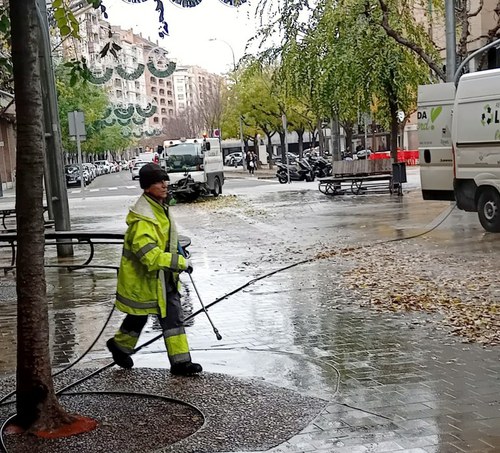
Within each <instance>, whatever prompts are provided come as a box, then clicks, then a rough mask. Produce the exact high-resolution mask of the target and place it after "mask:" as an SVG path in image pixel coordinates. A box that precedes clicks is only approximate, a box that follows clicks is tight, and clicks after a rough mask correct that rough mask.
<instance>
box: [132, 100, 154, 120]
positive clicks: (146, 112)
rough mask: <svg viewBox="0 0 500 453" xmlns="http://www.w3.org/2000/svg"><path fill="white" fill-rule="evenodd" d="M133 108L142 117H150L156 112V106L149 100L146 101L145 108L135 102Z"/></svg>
mask: <svg viewBox="0 0 500 453" xmlns="http://www.w3.org/2000/svg"><path fill="white" fill-rule="evenodd" d="M135 110H136V111H137V114H138V115H139V116H142V117H143V118H150V117H152V116H153V115H154V114H155V113H156V110H157V107H156V105H153V104H152V103H151V102H148V105H147V106H146V108H145V109H143V108H142V107H141V106H140V105H139V104H136V106H135Z"/></svg>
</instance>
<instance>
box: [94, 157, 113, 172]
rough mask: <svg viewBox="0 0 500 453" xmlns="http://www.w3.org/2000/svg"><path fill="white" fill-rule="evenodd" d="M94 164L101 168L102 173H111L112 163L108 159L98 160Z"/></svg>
mask: <svg viewBox="0 0 500 453" xmlns="http://www.w3.org/2000/svg"><path fill="white" fill-rule="evenodd" d="M94 165H96V166H97V167H100V168H101V174H104V173H111V165H110V164H109V162H108V161H107V160H96V161H95V162H94Z"/></svg>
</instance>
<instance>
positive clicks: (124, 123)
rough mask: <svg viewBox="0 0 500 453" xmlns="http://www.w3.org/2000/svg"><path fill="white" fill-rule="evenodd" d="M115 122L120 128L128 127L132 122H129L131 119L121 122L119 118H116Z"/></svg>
mask: <svg viewBox="0 0 500 453" xmlns="http://www.w3.org/2000/svg"><path fill="white" fill-rule="evenodd" d="M117 121H118V124H119V125H120V126H128V125H129V124H130V123H131V122H132V120H131V119H128V120H122V119H120V118H118V119H117Z"/></svg>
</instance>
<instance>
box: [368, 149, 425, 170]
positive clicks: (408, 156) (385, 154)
mask: <svg viewBox="0 0 500 453" xmlns="http://www.w3.org/2000/svg"><path fill="white" fill-rule="evenodd" d="M390 158H391V152H390V151H381V152H378V153H372V154H370V157H369V159H371V160H375V159H390ZM418 159H419V155H418V150H409V151H403V150H400V149H398V162H405V163H406V165H408V166H411V165H418V163H419V161H418Z"/></svg>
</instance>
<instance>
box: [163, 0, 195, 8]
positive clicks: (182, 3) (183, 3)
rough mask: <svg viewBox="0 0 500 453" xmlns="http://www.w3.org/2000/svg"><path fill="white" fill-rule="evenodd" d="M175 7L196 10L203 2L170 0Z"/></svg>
mask: <svg viewBox="0 0 500 453" xmlns="http://www.w3.org/2000/svg"><path fill="white" fill-rule="evenodd" d="M170 1H171V2H172V3H173V4H174V5H178V6H182V7H183V8H194V7H195V6H198V5H199V4H200V3H201V0H170Z"/></svg>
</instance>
